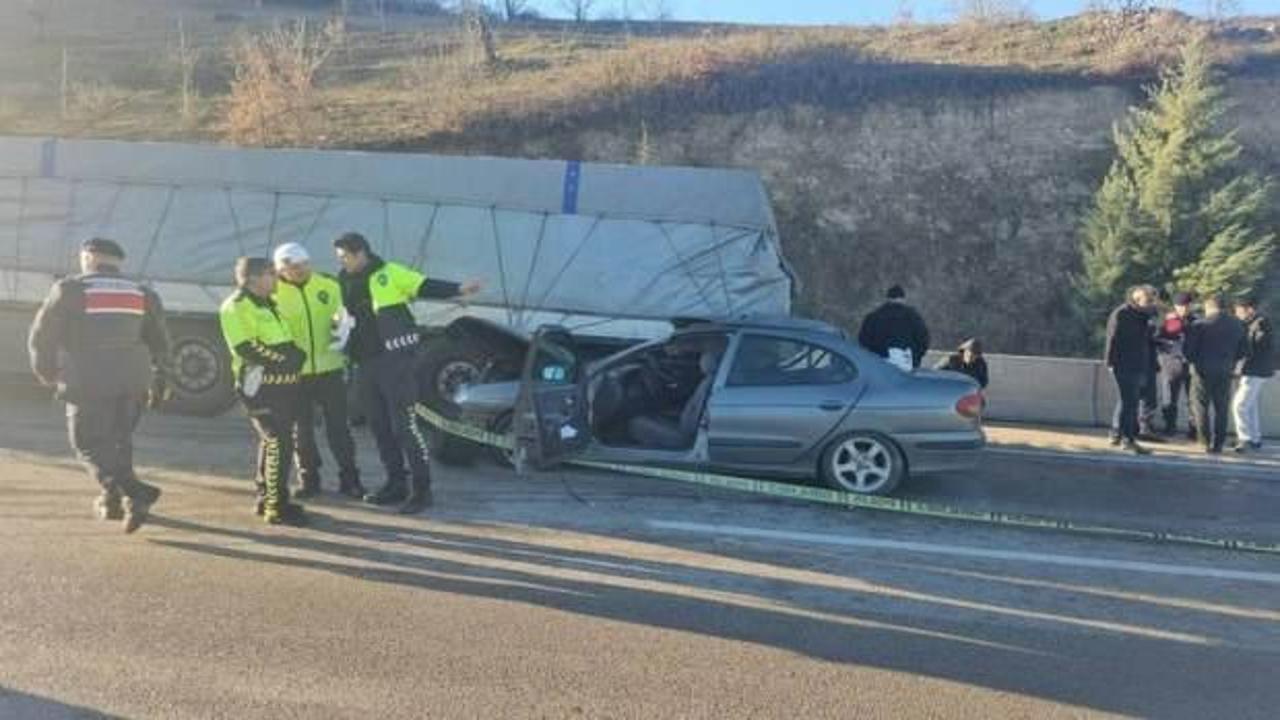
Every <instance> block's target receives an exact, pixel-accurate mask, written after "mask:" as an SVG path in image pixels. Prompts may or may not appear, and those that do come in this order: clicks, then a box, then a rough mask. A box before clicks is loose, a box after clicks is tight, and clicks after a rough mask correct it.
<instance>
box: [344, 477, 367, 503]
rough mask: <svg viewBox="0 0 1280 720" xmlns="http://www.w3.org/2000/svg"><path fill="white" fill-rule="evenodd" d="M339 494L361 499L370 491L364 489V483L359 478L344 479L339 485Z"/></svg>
mask: <svg viewBox="0 0 1280 720" xmlns="http://www.w3.org/2000/svg"><path fill="white" fill-rule="evenodd" d="M338 494H339V495H345V496H347V497H349V498H352V499H354V500H359V499H360V498H362V497H364V496H365V495H366V494H368V492H367V491H366V490H365V489H364V485H361V484H360V481H359V480H343V481H342V483H341V484H340V485H338Z"/></svg>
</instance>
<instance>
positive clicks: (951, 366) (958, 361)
mask: <svg viewBox="0 0 1280 720" xmlns="http://www.w3.org/2000/svg"><path fill="white" fill-rule="evenodd" d="M934 369H935V370H951V371H952V372H958V373H964V374H965V375H968V376H969V377H971V378H973V379H974V380H977V381H978V387H980V388H982V389H983V390H985V389H987V360H986V358H984V357H982V356H978V358H977V359H976V360H974V361H973V363H972V364H969V365H966V364H965V362H964V356H963V355H961V354H960V353H951V354H950V355H948V356H946V357H945V358H943V359H942V362H939V363H938V364H937V365H935V366H934Z"/></svg>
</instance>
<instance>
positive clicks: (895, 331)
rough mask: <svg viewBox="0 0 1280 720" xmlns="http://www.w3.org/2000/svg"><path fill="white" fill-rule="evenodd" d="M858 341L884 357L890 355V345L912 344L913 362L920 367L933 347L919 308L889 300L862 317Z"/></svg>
mask: <svg viewBox="0 0 1280 720" xmlns="http://www.w3.org/2000/svg"><path fill="white" fill-rule="evenodd" d="M858 342H859V343H860V344H861V345H862V346H863V347H865V348H866V349H868V350H870V351H871V352H873V353H875V354H877V355H879V356H880V357H889V348H908V349H910V350H911V358H912V361H913V364H914V365H915V367H920V361H921V360H923V359H924V354H925V353H926V352H928V350H929V328H928V327H926V326H925V324H924V318H922V317H920V313H918V312H916V310H915V308H913V307H911V306H910V305H907V304H906V303H901V302H894V301H889V302H887V303H885V304H883V305H881V306H880V307H878V308H876V309H875V310H873V311H872V312H871V314H870V315H867V317H866V319H865V320H863V321H862V329H861V330H860V331H858Z"/></svg>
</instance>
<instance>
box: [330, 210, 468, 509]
mask: <svg viewBox="0 0 1280 720" xmlns="http://www.w3.org/2000/svg"><path fill="white" fill-rule="evenodd" d="M333 246H334V249H335V250H336V252H337V255H338V260H339V261H340V262H341V263H342V272H341V273H340V274H339V275H338V280H339V282H340V283H341V284H342V299H343V302H344V304H345V305H346V307H347V310H348V311H349V312H350V313H351V315H352V316H353V317H354V318H355V321H356V324H355V329H354V330H353V331H352V334H351V337H350V339H349V340H348V343H347V353H348V354H349V355H350V356H351V359H352V361H353V362H355V363H356V365H357V369H356V377H357V382H359V383H361V385H362V387H361V388H360V390H361V395H362V396H363V397H364V398H365V402H366V407H365V414H366V415H367V417H368V421H369V427H370V429H371V430H372V431H373V434H374V438H375V439H376V441H377V444H378V454H379V456H380V457H381V459H382V464H383V467H384V468H385V469H386V472H387V482H386V484H385V485H383V486H382V488H381V489H380V490H378V492H376V493H371V494H369V495H366V496H365V501H366V502H368V503H370V504H373V505H390V504H394V503H400V508H399V510H400V512H401V513H403V514H416V513H419V512H422V510H424V509H425V508H427V507H430V506H431V503H432V497H431V470H430V456H429V453H428V449H427V440H426V437H425V436H424V434H423V432H422V428H421V426H420V425H419V424H418V422H417V417H416V414H415V411H414V406H415V405H416V404H417V402H418V394H419V393H418V378H417V375H416V372H415V370H416V365H417V350H418V344H419V341H420V339H421V338H420V337H419V333H418V325H417V321H416V320H415V319H414V317H413V313H412V312H411V311H410V310H409V304H410V303H411V302H413V301H415V300H418V299H431V298H435V299H446V298H452V297H458V296H467V295H472V294H474V293H475V292H477V291H478V290H479V289H480V285H479V283H477V282H474V281H473V282H469V283H466V284H461V285H460V284H458V283H452V282H444V281H440V280H428V279H427V278H426V277H424V276H423V275H422V273H419V272H418V271H416V270H413V269H410V268H408V267H405V266H404V265H400V264H398V263H393V262H387V261H386V260H383V259H382V258H380V257H378V256H377V255H375V254H374V253H373V251H372V250H371V249H370V247H369V241H368V240H366V239H365V238H364V237H363V236H362V235H360V234H358V233H347V234H345V235H343V236H342V237H340V238H338V239H337V240H335V241H334V243H333ZM406 459H407V460H408V466H409V467H408V471H407V472H406V469H405V461H406ZM406 475H408V476H409V477H408V480H409V481H410V482H409V483H408V485H407V486H406Z"/></svg>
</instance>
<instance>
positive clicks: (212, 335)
mask: <svg viewBox="0 0 1280 720" xmlns="http://www.w3.org/2000/svg"><path fill="white" fill-rule="evenodd" d="M170 327H171V328H172V329H171V333H172V336H173V340H172V342H171V347H170V354H169V355H170V358H171V359H172V362H173V370H172V373H171V375H170V377H169V386H170V388H171V389H172V390H173V398H172V399H170V400H169V401H168V402H167V403H165V404H164V406H163V407H162V408H161V410H162V411H163V412H166V413H173V414H177V415H194V416H197V417H215V416H218V415H221V414H222V413H224V412H226V411H227V410H229V409H231V406H232V405H234V404H235V402H236V393H235V386H234V383H233V382H232V378H231V356H230V355H229V354H228V352H227V349H226V345H225V343H224V342H223V340H222V336H221V331H220V330H218V329H217V327H216V325H215V324H214V323H213V322H212V321H209V322H201V321H199V320H173V321H170Z"/></svg>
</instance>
